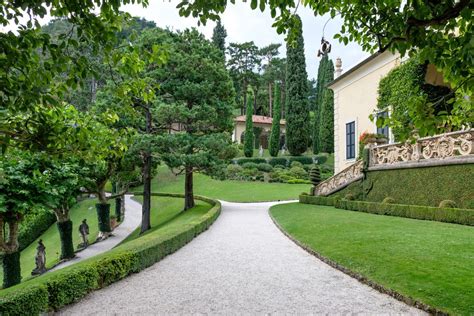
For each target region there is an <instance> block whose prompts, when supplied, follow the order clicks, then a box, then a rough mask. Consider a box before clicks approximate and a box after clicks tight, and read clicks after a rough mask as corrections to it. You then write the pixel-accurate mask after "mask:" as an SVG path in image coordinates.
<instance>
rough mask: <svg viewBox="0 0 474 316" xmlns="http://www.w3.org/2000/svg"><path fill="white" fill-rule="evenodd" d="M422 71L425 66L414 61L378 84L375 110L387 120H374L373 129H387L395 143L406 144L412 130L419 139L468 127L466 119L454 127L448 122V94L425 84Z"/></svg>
mask: <svg viewBox="0 0 474 316" xmlns="http://www.w3.org/2000/svg"><path fill="white" fill-rule="evenodd" d="M426 71H427V64H426V63H423V62H420V60H419V58H416V57H414V58H412V59H410V60H408V61H407V62H405V63H403V64H402V65H400V66H398V67H397V68H395V69H393V70H391V71H390V72H389V73H388V74H387V76H385V77H384V78H382V80H381V81H380V83H379V89H378V95H379V98H378V103H377V107H378V109H379V111H386V112H387V113H390V116H387V117H382V116H380V117H378V119H377V125H378V126H384V125H388V126H389V127H391V129H392V132H393V134H394V136H395V138H396V139H397V140H398V141H403V140H406V139H407V138H408V137H410V135H411V134H412V132H413V130H414V129H417V131H418V133H419V135H420V136H422V137H423V136H428V135H434V134H440V133H443V132H446V131H450V130H452V129H456V128H460V127H462V126H463V125H466V123H469V118H466V117H464V119H463V118H462V117H460V120H459V121H456V122H455V124H453V123H454V122H452V121H451V120H449V118H448V117H449V116H450V115H451V113H452V109H453V104H452V102H447V101H448V99H450V98H451V96H450V95H451V94H452V90H451V89H450V88H448V87H445V86H433V85H431V84H428V83H425V76H426ZM419 105H423V106H419ZM372 117H373V118H375V117H376V115H373V116H372ZM466 119H467V120H466Z"/></svg>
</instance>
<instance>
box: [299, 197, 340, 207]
mask: <svg viewBox="0 0 474 316" xmlns="http://www.w3.org/2000/svg"><path fill="white" fill-rule="evenodd" d="M338 200H339V198H338V197H326V196H317V195H316V196H315V195H300V203H303V204H313V205H326V206H335V205H336V202H337V201H338Z"/></svg>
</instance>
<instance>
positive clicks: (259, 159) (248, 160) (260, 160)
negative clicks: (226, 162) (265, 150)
mask: <svg viewBox="0 0 474 316" xmlns="http://www.w3.org/2000/svg"><path fill="white" fill-rule="evenodd" d="M236 162H237V164H239V165H243V164H245V163H247V162H253V163H256V164H259V163H266V162H267V161H266V160H265V159H264V158H239V159H237V160H236Z"/></svg>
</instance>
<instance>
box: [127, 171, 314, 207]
mask: <svg viewBox="0 0 474 316" xmlns="http://www.w3.org/2000/svg"><path fill="white" fill-rule="evenodd" d="M310 188H311V185H310V184H286V183H264V182H250V181H229V180H226V181H219V180H215V179H212V178H211V177H208V176H206V175H203V174H199V173H196V174H195V175H194V193H195V194H197V195H203V196H207V197H210V198H215V199H220V200H224V201H231V202H261V201H276V200H292V199H298V196H299V195H300V194H301V192H309V189H310ZM141 190H143V188H142V187H138V188H134V189H133V190H131V191H139V192H140V191H141ZM152 191H153V192H167V193H184V177H183V176H182V175H180V176H175V175H173V174H172V173H171V172H170V171H169V169H168V168H167V167H165V166H160V167H158V174H157V176H156V177H155V178H154V179H153V182H152Z"/></svg>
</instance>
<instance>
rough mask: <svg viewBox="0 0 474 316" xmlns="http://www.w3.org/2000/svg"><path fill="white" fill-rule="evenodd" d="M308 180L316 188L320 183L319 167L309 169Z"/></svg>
mask: <svg viewBox="0 0 474 316" xmlns="http://www.w3.org/2000/svg"><path fill="white" fill-rule="evenodd" d="M309 178H310V180H311V183H312V184H313V185H314V186H317V185H318V184H319V183H320V182H321V170H320V168H319V166H314V167H313V168H311V170H310V172H309Z"/></svg>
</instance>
